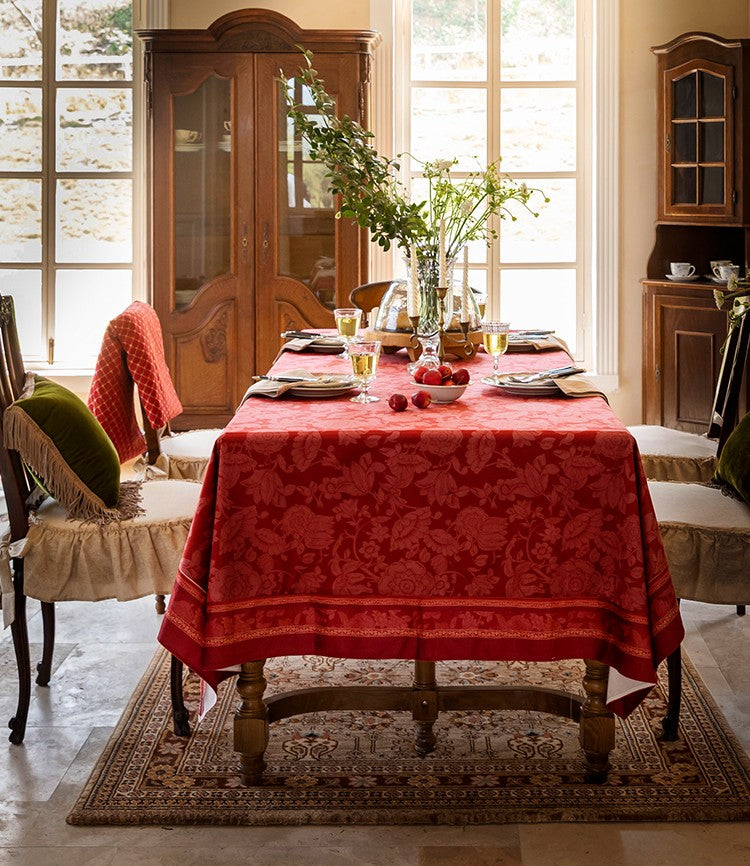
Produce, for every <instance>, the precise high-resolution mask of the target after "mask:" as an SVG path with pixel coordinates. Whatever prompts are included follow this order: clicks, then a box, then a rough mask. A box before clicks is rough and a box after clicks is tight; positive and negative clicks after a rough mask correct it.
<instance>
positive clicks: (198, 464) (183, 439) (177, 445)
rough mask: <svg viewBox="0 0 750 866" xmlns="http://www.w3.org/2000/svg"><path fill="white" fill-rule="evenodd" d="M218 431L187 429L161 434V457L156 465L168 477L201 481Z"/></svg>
mask: <svg viewBox="0 0 750 866" xmlns="http://www.w3.org/2000/svg"><path fill="white" fill-rule="evenodd" d="M220 433H221V430H220V429H212V430H188V431H187V432H185V433H175V434H173V435H171V436H163V437H162V438H161V440H160V441H159V447H160V449H161V457H160V460H159V461H158V462H157V466H158V467H159V468H160V469H163V470H164V471H165V472H166V474H167V477H168V478H182V479H184V480H189V481H202V480H203V476H204V475H205V474H206V467H207V466H208V458H209V457H210V456H211V452H212V451H213V449H214V444H215V442H216V440H217V438H218V437H219V434H220Z"/></svg>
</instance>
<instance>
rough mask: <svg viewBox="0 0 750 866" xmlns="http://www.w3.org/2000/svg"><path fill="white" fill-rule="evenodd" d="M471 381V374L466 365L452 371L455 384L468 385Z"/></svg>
mask: <svg viewBox="0 0 750 866" xmlns="http://www.w3.org/2000/svg"><path fill="white" fill-rule="evenodd" d="M470 381H471V375H470V374H469V371H468V370H467V369H466V367H459V368H458V370H454V371H453V382H454V383H455V384H456V385H468V384H469V382H470Z"/></svg>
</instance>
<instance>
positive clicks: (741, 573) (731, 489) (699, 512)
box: [648, 414, 750, 740]
mask: <svg viewBox="0 0 750 866" xmlns="http://www.w3.org/2000/svg"><path fill="white" fill-rule="evenodd" d="M749 445H750V414H748V415H746V416H745V417H744V418H743V420H742V421H741V422H740V424H739V425H738V426H737V427H736V428H735V430H734V431H733V432H732V434H731V436H730V437H729V438H728V439H727V441H726V443H725V444H724V446H723V449H722V451H721V454H720V456H719V462H718V465H717V470H716V472H717V479H718V480H719V482H720V483H715V484H711V485H709V484H704V483H688V484H685V483H681V482H675V481H649V482H648V487H649V492H650V494H651V500H652V502H653V505H654V510H655V512H656V519H657V521H658V523H659V531H660V533H661V537H662V541H663V543H664V550H665V553H666V555H667V561H668V563H669V571H670V574H671V576H672V582H673V584H674V589H675V594H676V595H677V598H678V599H689V600H692V601H700V602H706V603H708V604H728V605H735V606H736V607H737V609H738V613H744V610H745V606H746V605H747V604H749V603H750V579H748V575H750V505H749V504H748V500H749V499H750V447H749ZM727 467H729V468H727ZM738 467H739V468H738ZM738 491H739V493H738ZM681 669H682V662H681V655H680V650H679V648H678V649H677V650H675V652H674V653H672V655H670V656H669V657H668V659H667V670H668V682H669V706H668V710H667V715H666V716H665V718H664V720H663V731H664V739H666V740H674V739H676V738H677V728H678V723H679V708H680V691H681Z"/></svg>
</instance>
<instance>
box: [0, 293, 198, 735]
mask: <svg viewBox="0 0 750 866" xmlns="http://www.w3.org/2000/svg"><path fill="white" fill-rule="evenodd" d="M0 439H1V440H2V441H0V477H1V478H2V484H3V491H4V494H5V500H6V506H7V512H8V520H9V524H10V529H9V531H8V532H7V533H6V537H4V538H3V541H2V556H0V567H2V568H3V575H4V577H5V576H7V577H8V579H9V581H10V583H11V586H12V591H11V592H6V590H5V587H4V591H3V595H2V599H3V606H4V610H3V616H4V620H5V621H6V623H7V622H8V621H10V627H11V633H12V639H13V647H14V651H15V657H16V664H17V668H18V684H19V686H18V689H19V690H18V704H17V709H16V712H15V715H14V716H13V718H12V719H11V720H10V723H9V727H10V729H11V734H10V741H11V742H12V743H21V742H22V741H23V738H24V735H25V732H26V721H27V717H28V710H29V703H30V699H31V662H30V652H29V638H28V628H27V623H26V599H27V597H28V598H34V599H38V600H39V601H40V602H41V611H42V625H43V648H42V658H41V661H40V663H39V664H38V665H37V678H36V682H37V684H38V685H40V686H47V685H48V684H49V681H50V676H51V671H52V660H53V651H54V640H55V603H56V602H62V601H101V600H104V599H110V598H115V599H118V600H119V601H128V600H131V599H135V598H140V597H143V596H145V595H150V594H153V593H161V594H168V593H170V592H171V590H172V585H173V583H174V578H175V576H176V574H177V568H178V565H179V561H180V557H181V555H182V549H183V547H184V545H185V541H186V540H187V535H188V530H189V528H190V524H191V522H192V519H193V514H194V512H195V508H196V506H197V502H198V494H199V492H200V485H198V484H190V483H186V482H182V481H176V480H172V481H159V482H158V483H157V482H153V483H151V482H145V483H142V484H135V483H133V482H131V483H130V484H129V486H128V485H123V484H121V483H120V464H119V460H118V457H117V453H116V451H115V449H114V447H113V446H112V443H111V442H110V441H109V439H108V438H107V437H106V435H105V434H104V432H103V431H102V430H101V427H100V425H99V424H98V422H97V421H96V419H95V418H94V417H93V415H92V414H91V413H90V412H89V410H88V409H87V408H86V405H85V404H84V403H83V401H82V400H80V399H79V398H78V397H76V396H75V395H74V394H72V393H71V392H69V391H67V389H65V388H62V386H59V385H57V384H55V383H54V382H51V381H49V380H47V379H45V378H44V377H40V376H35V375H33V374H30V373H26V371H25V370H24V365H23V359H22V355H21V350H20V344H19V341H18V333H17V329H16V321H15V313H14V307H13V299H12V298H11V297H8V296H0ZM19 448H20V449H21V450H19ZM112 476H114V478H112ZM113 487H114V496H115V499H116V500H119V501H118V502H105V501H104V497H106V496H108V495H109V494H108V493H107V491H108V490H110V491H111V490H112V488H113ZM53 495H54V498H53ZM139 500H140V501H139ZM92 503H93V504H92ZM92 509H95V510H92ZM118 509H120V510H118ZM9 608H12V609H9ZM171 686H172V702H173V717H174V725H175V732H176V733H178V734H186V733H189V726H188V724H187V713H186V711H185V706H184V703H183V701H182V663H181V662H179V661H178V660H177V659H175V658H174V657H173V658H172V671H171Z"/></svg>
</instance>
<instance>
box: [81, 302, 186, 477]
mask: <svg viewBox="0 0 750 866" xmlns="http://www.w3.org/2000/svg"><path fill="white" fill-rule="evenodd" d="M134 383H135V385H137V386H138V394H139V396H140V399H141V403H142V405H143V410H144V412H145V413H146V416H147V417H148V420H149V422H150V423H151V426H152V427H153V428H154V429H158V428H160V427H164V425H165V424H167V422H169V421H171V420H172V418H174V417H175V416H177V415H179V414H180V412H182V404H181V403H180V400H179V398H178V396H177V393H176V391H175V389H174V385H173V384H172V379H171V377H170V375H169V369H168V368H167V362H166V360H165V358H164V343H163V340H162V331H161V324H160V322H159V318H158V316H157V315H156V310H154V308H153V307H151V306H149V305H148V304H144V303H142V302H141V301H134V302H133V303H132V304H131V305H130V306H129V307H128V308H127V309H126V310H125V311H124V312H123V313H121V314H120V315H119V316H116V317H115V318H114V319H112V321H111V322H110V323H109V325H108V326H107V330H106V332H105V334H104V339H103V340H102V348H101V351H100V352H99V358H98V359H97V362H96V370H95V372H94V378H93V381H92V383H91V392H90V394H89V400H88V405H89V409H91V411H92V412H93V413H94V415H95V416H96V418H97V419H98V421H99V423H100V424H101V425H102V427H103V428H104V429H105V430H106V432H107V435H108V436H109V438H110V439H111V440H112V442H113V444H114V446H115V448H116V449H117V453H118V455H119V457H120V462H121V463H125V462H126V461H127V460H131V459H132V458H133V457H137V456H138V455H139V454H142V453H143V451H144V450H145V448H146V441H145V439H144V438H143V433H142V432H141V430H140V428H139V426H138V421H137V419H136V415H135V403H134V389H133V385H134Z"/></svg>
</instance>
